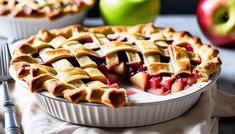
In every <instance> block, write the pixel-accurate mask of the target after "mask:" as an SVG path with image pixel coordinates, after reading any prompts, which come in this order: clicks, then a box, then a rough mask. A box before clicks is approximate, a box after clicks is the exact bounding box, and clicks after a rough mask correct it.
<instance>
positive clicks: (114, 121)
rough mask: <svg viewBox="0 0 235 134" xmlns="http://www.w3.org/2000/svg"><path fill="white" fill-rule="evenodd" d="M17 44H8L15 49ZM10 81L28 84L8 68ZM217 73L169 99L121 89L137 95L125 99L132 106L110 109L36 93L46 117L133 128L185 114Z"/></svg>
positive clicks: (94, 124)
mask: <svg viewBox="0 0 235 134" xmlns="http://www.w3.org/2000/svg"><path fill="white" fill-rule="evenodd" d="M16 45H17V43H15V44H13V45H11V46H13V47H14V46H16ZM10 74H11V76H12V77H13V79H14V80H15V81H16V82H18V83H20V84H21V85H22V86H23V87H24V88H25V89H27V87H28V86H27V84H26V82H24V81H21V80H19V79H18V78H16V75H15V72H14V70H13V69H12V68H11V67H10ZM219 74H220V70H219V71H218V72H216V73H215V74H213V75H212V76H211V77H210V80H209V82H204V83H198V84H194V85H193V86H192V87H190V88H188V89H186V90H183V91H181V92H178V93H175V94H173V95H168V96H156V95H153V94H151V93H148V92H143V91H140V90H138V89H135V88H133V87H129V86H124V88H126V89H127V90H134V91H136V92H138V93H137V94H135V95H131V96H128V99H129V101H130V102H131V103H132V104H131V105H128V106H124V107H121V108H117V109H114V108H111V107H108V106H105V105H102V104H96V103H85V102H82V103H78V104H72V103H69V102H68V101H66V100H65V99H63V98H59V97H54V96H52V95H50V94H49V93H48V92H47V91H42V92H40V93H35V98H36V101H37V102H38V104H39V105H40V107H41V109H42V110H44V111H45V112H46V113H48V114H49V115H51V116H53V117H55V118H57V119H60V120H63V121H66V122H70V123H73V124H79V125H86V126H95V127H136V126H146V125H152V124H156V123H161V122H165V121H168V120H171V119H174V118H177V117H179V116H181V115H182V114H184V113H185V112H187V111H188V110H189V109H190V108H191V107H192V106H193V105H194V104H195V103H196V102H197V100H198V99H199V97H200V96H201V94H202V93H203V92H204V91H206V90H208V89H209V88H210V87H211V86H212V85H213V84H214V83H215V82H216V81H217V79H218V78H219Z"/></svg>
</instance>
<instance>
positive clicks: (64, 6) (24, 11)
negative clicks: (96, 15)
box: [0, 0, 95, 19]
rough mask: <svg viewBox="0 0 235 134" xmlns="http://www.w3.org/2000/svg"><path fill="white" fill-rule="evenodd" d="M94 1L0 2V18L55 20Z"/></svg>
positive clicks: (85, 7)
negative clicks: (9, 15)
mask: <svg viewBox="0 0 235 134" xmlns="http://www.w3.org/2000/svg"><path fill="white" fill-rule="evenodd" d="M94 3H95V0H0V16H3V15H8V14H11V15H12V16H14V17H47V18H48V19H56V18H58V17H60V16H63V15H65V14H73V13H79V12H80V11H82V10H84V9H87V8H89V7H91V6H92V5H93V4H94Z"/></svg>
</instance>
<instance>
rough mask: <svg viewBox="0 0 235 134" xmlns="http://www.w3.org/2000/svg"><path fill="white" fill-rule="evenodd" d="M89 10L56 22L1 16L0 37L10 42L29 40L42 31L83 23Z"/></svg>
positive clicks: (69, 15) (44, 19) (64, 17)
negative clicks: (8, 39)
mask: <svg viewBox="0 0 235 134" xmlns="http://www.w3.org/2000/svg"><path fill="white" fill-rule="evenodd" d="M86 12H87V9H85V10H83V11H81V12H79V13H75V14H68V15H65V16H62V17H60V18H58V19H55V20H49V19H47V18H22V17H19V18H14V17H12V16H9V15H8V16H0V29H1V30H0V36H3V37H8V38H10V40H13V41H14V40H18V39H24V38H28V37H30V36H31V35H35V34H37V32H38V30H40V29H54V28H60V27H65V26H68V25H72V24H78V23H81V22H82V20H83V18H84V16H85V15H86Z"/></svg>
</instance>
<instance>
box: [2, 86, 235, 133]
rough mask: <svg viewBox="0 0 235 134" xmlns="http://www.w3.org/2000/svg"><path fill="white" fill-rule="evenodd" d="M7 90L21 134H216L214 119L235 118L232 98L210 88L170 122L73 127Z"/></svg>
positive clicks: (23, 93) (19, 90)
mask: <svg viewBox="0 0 235 134" xmlns="http://www.w3.org/2000/svg"><path fill="white" fill-rule="evenodd" d="M10 89H11V95H12V97H13V99H14V103H15V104H16V106H17V109H16V110H17V112H18V119H19V120H20V122H21V125H22V128H23V130H24V133H25V134H70V133H72V134H78V133H79V134H82V133H89V134H109V133H121V134H138V133H145V134H152V133H154V134H169V133H176V134H192V133H193V134H216V133H218V117H226V116H234V115H235V111H234V110H233V109H234V108H235V104H234V103H233V102H234V101H235V95H232V94H229V93H226V92H223V91H220V90H217V87H216V85H214V86H213V87H211V89H210V90H208V91H207V92H205V93H204V94H203V95H202V96H201V98H200V100H199V101H198V103H197V104H196V105H195V106H194V107H193V108H191V109H190V110H189V111H188V112H187V113H185V114H184V115H183V116H181V117H178V118H176V119H174V120H171V121H167V122H165V123H161V124H156V125H152V126H146V127H137V128H123V129H111V128H92V127H85V126H77V125H73V124H70V123H67V122H63V121H60V120H57V119H55V118H53V117H51V116H49V115H47V114H46V113H45V112H44V111H42V110H41V109H40V108H39V106H38V105H37V103H36V102H35V100H34V98H33V96H32V94H31V93H29V92H28V91H27V90H26V89H25V88H23V87H21V86H20V85H18V84H16V83H15V82H14V81H11V82H10ZM1 98H2V97H1ZM1 103H2V101H1ZM0 105H1V108H0V111H2V104H0ZM2 113H3V112H1V114H0V131H3V127H4V126H3V122H4V119H3V117H4V116H3V114H2ZM0 133H1V132H0Z"/></svg>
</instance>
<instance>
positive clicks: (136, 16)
mask: <svg viewBox="0 0 235 134" xmlns="http://www.w3.org/2000/svg"><path fill="white" fill-rule="evenodd" d="M99 7H100V13H101V15H102V17H103V19H104V22H105V24H107V25H129V26H130V25H136V24H141V23H149V22H152V21H153V20H154V19H155V17H156V15H157V14H159V11H160V0H100V5H99Z"/></svg>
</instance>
